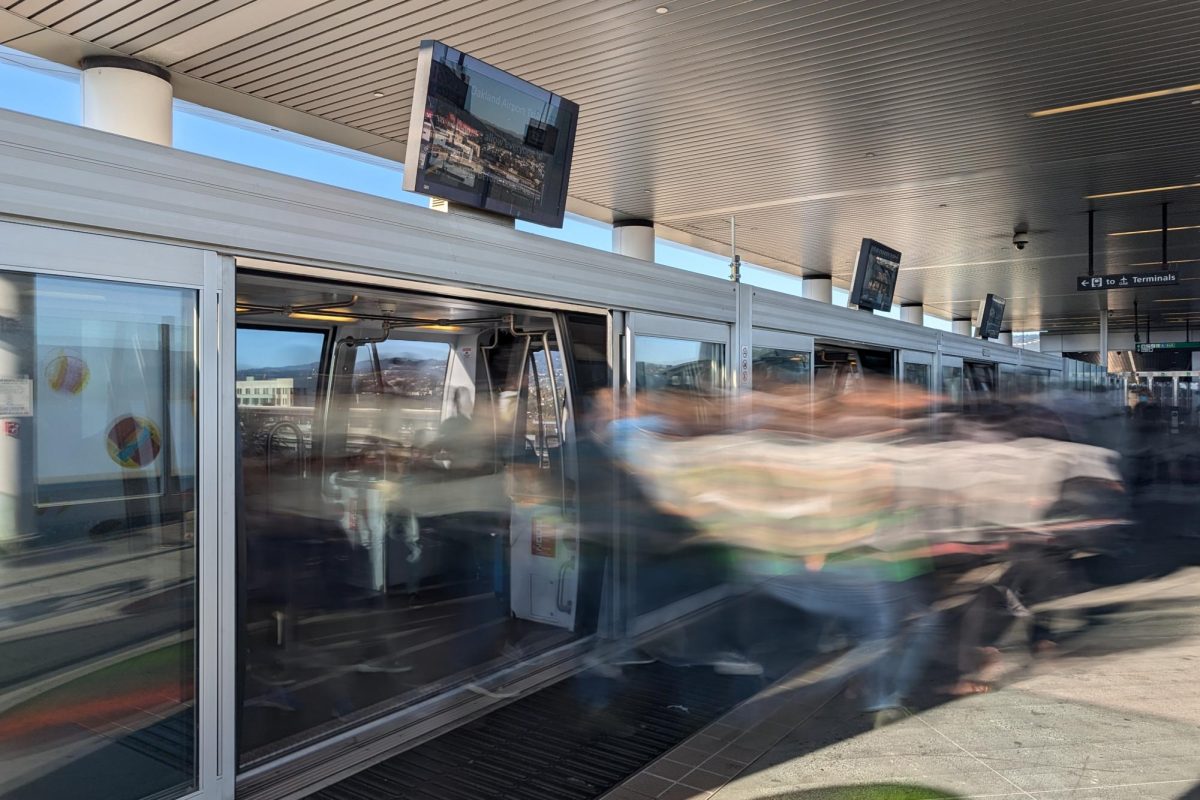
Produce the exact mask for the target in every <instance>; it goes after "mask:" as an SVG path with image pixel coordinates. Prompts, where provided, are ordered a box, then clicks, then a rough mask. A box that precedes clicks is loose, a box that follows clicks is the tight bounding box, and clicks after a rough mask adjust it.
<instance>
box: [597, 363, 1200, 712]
mask: <svg viewBox="0 0 1200 800" xmlns="http://www.w3.org/2000/svg"><path fill="white" fill-rule="evenodd" d="M936 400H937V399H936V398H934V397H932V396H930V395H928V394H927V393H924V392H921V391H919V390H917V389H915V388H913V387H911V386H897V385H896V384H894V383H891V382H880V383H878V384H875V385H864V386H863V387H860V388H859V390H857V391H855V392H852V393H844V394H840V395H836V396H828V397H817V396H810V395H809V394H808V392H807V391H799V390H796V389H791V388H783V389H780V390H778V391H759V392H751V393H745V394H742V395H740V396H738V397H737V398H736V399H733V400H732V401H731V400H730V399H729V398H727V397H715V396H714V397H705V396H700V395H697V394H695V393H689V392H681V391H680V392H671V391H667V392H661V393H656V394H655V393H643V394H639V396H638V398H637V401H636V403H634V404H632V405H631V406H630V407H629V408H628V412H627V413H626V414H624V415H619V416H618V417H617V418H615V419H614V418H604V419H593V424H592V426H591V432H592V435H593V436H594V437H595V439H596V443H597V450H598V451H600V452H608V453H610V454H611V456H612V458H613V459H614V460H615V462H616V464H617V465H619V466H618V470H619V472H620V473H621V474H622V476H623V480H624V481H625V491H624V492H622V494H621V497H622V498H623V502H622V509H621V512H622V515H623V519H622V528H623V530H625V532H626V535H627V536H631V537H633V538H635V539H637V540H638V541H637V542H636V543H635V544H634V546H635V547H636V549H637V550H638V552H639V554H640V555H641V556H642V557H640V558H639V561H638V563H639V565H640V566H639V569H642V570H643V572H645V573H646V574H641V575H639V576H637V577H636V578H634V579H633V580H634V582H635V583H636V587H635V589H634V591H635V592H636V593H638V594H640V595H642V603H641V604H642V605H643V606H644V607H654V606H656V605H661V604H663V603H665V602H666V601H667V600H669V599H670V598H669V597H665V596H662V594H663V593H664V592H668V591H669V588H668V587H670V586H671V585H672V582H673V581H674V582H677V581H678V578H679V576H678V575H676V574H673V573H677V572H679V571H684V570H690V571H693V572H695V571H696V570H697V569H700V570H702V571H707V574H708V576H709V577H708V580H709V581H710V582H712V583H716V582H718V581H722V580H723V581H724V582H725V583H726V584H731V585H734V586H737V587H738V588H739V590H740V591H741V592H745V593H753V594H757V595H761V596H764V597H769V598H771V599H772V600H773V601H776V602H778V603H782V604H784V605H785V606H787V607H789V608H791V609H795V610H797V611H799V612H801V613H802V615H803V617H802V618H803V619H805V620H807V621H808V623H809V624H807V625H806V628H807V629H806V630H796V629H778V628H769V629H766V630H761V629H760V630H757V631H754V633H756V634H758V638H757V641H759V644H758V645H755V646H754V647H757V648H758V649H760V650H761V639H762V636H763V635H765V636H766V637H767V638H768V639H770V638H781V639H799V638H801V637H814V638H815V639H816V645H817V649H818V650H823V651H825V652H831V651H838V652H842V653H844V661H843V662H842V663H844V664H845V665H847V666H846V669H847V670H850V671H851V672H853V677H852V684H853V686H854V692H855V693H856V696H857V697H858V698H859V699H860V701H861V704H862V709H863V711H864V712H867V713H870V714H872V715H874V717H875V720H874V721H875V723H876V724H886V723H887V722H888V721H890V720H891V719H894V718H896V717H897V716H899V715H903V714H904V713H905V708H906V706H907V705H908V704H910V703H911V702H913V700H914V698H915V697H917V696H918V695H921V694H922V693H931V692H932V693H936V694H941V695H943V696H960V695H964V694H971V693H978V692H986V691H990V690H991V689H992V688H993V686H994V685H995V682H996V680H997V679H998V678H999V676H1001V675H1002V674H1004V671H1005V669H1006V668H1008V667H1011V662H1013V661H1014V660H1016V661H1031V660H1035V659H1038V658H1042V657H1047V656H1050V655H1053V654H1055V653H1056V651H1058V650H1059V647H1060V645H1061V642H1060V638H1061V635H1062V633H1063V631H1064V630H1070V629H1071V627H1072V624H1073V623H1072V621H1071V620H1063V619H1061V618H1059V617H1056V615H1055V613H1054V612H1053V611H1052V610H1048V609H1051V608H1052V607H1053V606H1054V602H1053V601H1055V600H1060V599H1061V598H1064V597H1067V596H1070V595H1074V594H1079V593H1083V592H1086V591H1089V590H1091V589H1094V588H1095V587H1097V586H1100V585H1112V584H1114V583H1120V582H1128V581H1134V580H1138V579H1141V578H1145V577H1148V576H1149V575H1151V574H1162V573H1163V572H1165V571H1170V570H1172V569H1175V568H1178V567H1179V566H1181V565H1182V563H1185V562H1187V561H1188V559H1190V558H1191V555H1192V551H1193V548H1190V547H1186V546H1178V544H1177V543H1178V542H1179V541H1184V540H1186V539H1188V538H1189V537H1191V536H1192V535H1193V534H1194V533H1195V532H1194V531H1193V530H1192V528H1193V526H1192V525H1190V523H1189V522H1188V520H1190V519H1193V516H1192V515H1191V514H1190V513H1182V514H1181V513H1173V512H1171V511H1169V510H1168V511H1166V512H1165V513H1164V509H1171V508H1175V507H1176V506H1174V505H1173V504H1183V505H1186V504H1188V503H1190V502H1191V501H1190V499H1189V498H1190V497H1191V496H1192V495H1194V493H1195V488H1196V486H1195V483H1193V482H1192V479H1191V477H1190V471H1189V470H1188V469H1186V468H1183V467H1181V466H1180V464H1179V463H1177V462H1179V461H1180V460H1181V459H1182V458H1183V456H1180V455H1179V454H1181V453H1182V454H1191V453H1193V452H1195V447H1194V442H1193V440H1192V438H1191V436H1190V434H1189V431H1190V428H1188V427H1185V428H1183V429H1181V428H1180V427H1179V426H1174V427H1169V426H1166V425H1165V424H1162V423H1161V421H1160V420H1159V419H1158V418H1153V417H1149V416H1147V415H1139V414H1131V413H1130V412H1129V409H1128V408H1126V407H1125V406H1124V404H1120V403H1113V402H1111V399H1110V397H1109V396H1108V395H1106V394H1085V393H1077V392H1065V391H1050V392H1045V393H1042V394H1040V395H1037V396H1029V397H1024V398H1021V399H1019V400H1016V401H1010V402H1005V403H999V402H997V403H994V404H989V405H986V406H978V407H975V408H971V409H967V410H963V409H958V410H955V411H953V412H935V410H934V409H936V408H938V407H939V405H940V404H939V403H937V402H936ZM596 407H597V408H611V407H613V406H612V404H610V403H608V402H605V401H602V402H599V403H597V404H596ZM599 467H600V465H598V464H593V465H591V467H589V465H587V464H584V465H582V468H581V474H583V475H588V474H589V469H591V468H596V469H598V468H599ZM1176 490H1178V491H1176ZM1164 497H1165V498H1166V499H1165V500H1164ZM646 507H649V508H651V509H652V513H648V511H647V508H646ZM1190 510H1191V509H1190V507H1188V511H1190ZM664 519H670V520H673V523H672V524H671V525H667V526H664V524H663V520H664ZM696 553H704V554H705V555H704V563H703V565H701V566H697V562H696V560H695V555H694V554H696ZM647 571H648V572H647ZM656 595H658V596H656ZM754 627H755V620H753V619H749V620H742V621H741V622H740V624H739V625H738V626H737V628H738V630H729V631H717V632H716V637H715V639H714V637H713V636H706V637H704V641H703V643H700V642H695V643H693V644H691V645H690V646H689V644H688V643H686V642H685V643H682V644H681V643H680V642H678V641H677V642H674V643H673V644H672V646H671V648H669V649H668V650H663V651H660V652H658V653H655V655H657V656H659V657H671V658H675V659H679V660H680V661H681V662H683V663H688V664H697V663H705V664H711V665H712V666H713V667H715V668H717V669H718V670H719V671H727V672H732V673H737V674H756V673H758V672H761V669H762V666H761V664H759V663H758V662H757V660H756V658H755V653H754V652H749V651H748V649H753V648H746V647H745V646H744V644H745V643H746V642H747V641H749V640H751V639H754V638H755V637H754V636H751V635H748V634H747V629H748V628H749V629H753V628H754ZM760 627H761V628H768V623H766V622H765V621H764V622H763V624H762V626H760ZM710 633H711V632H710ZM643 649H644V650H647V651H652V650H653V647H644V648H643ZM664 654H665V655H664Z"/></svg>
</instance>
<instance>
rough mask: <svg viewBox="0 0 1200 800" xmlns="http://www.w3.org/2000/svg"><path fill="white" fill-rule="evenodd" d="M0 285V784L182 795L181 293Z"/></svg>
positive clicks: (187, 719) (50, 795)
mask: <svg viewBox="0 0 1200 800" xmlns="http://www.w3.org/2000/svg"><path fill="white" fill-rule="evenodd" d="M0 296H2V297H3V301H4V302H5V303H10V302H11V303H12V304H13V305H12V306H8V305H6V306H5V308H4V312H3V316H4V317H5V324H4V325H3V326H2V327H0V343H2V346H0V375H3V376H4V382H5V400H6V402H5V408H6V410H5V417H6V419H5V421H4V428H5V430H4V435H3V437H0V459H3V461H2V462H0V463H2V464H3V466H0V553H2V554H3V559H2V566H0V608H2V609H3V612H0V617H2V618H3V622H2V624H0V627H2V628H3V631H4V633H3V637H0V731H3V733H2V734H0V764H3V765H4V766H3V769H0V798H5V799H7V798H39V800H65V799H66V798H75V797H79V796H81V795H89V794H90V795H95V794H97V793H100V792H101V791H102V793H103V795H104V796H105V797H109V798H113V799H114V800H133V798H141V797H148V796H155V797H177V796H180V795H183V794H186V793H187V792H189V791H190V790H191V789H193V788H194V787H195V785H196V756H195V742H196V736H195V731H196V717H195V714H194V698H195V690H196V653H195V647H194V643H195V618H196V617H195V615H196V611H195V609H196V547H195V531H196V530H197V527H196V526H197V519H196V489H197V486H196V475H197V463H198V462H197V458H198V447H199V437H198V422H197V416H196V405H195V401H196V390H197V359H196V353H195V347H196V341H197V337H196V333H197V331H196V327H195V325H196V323H195V320H196V316H197V313H198V304H197V295H196V292H194V291H191V290H185V289H177V288H168V287H157V286H148V285H132V284H123V283H116V282H108V281H100V280H91V279H79V278H64V277H54V276H46V275H38V276H34V275H25V274H17V273H9V272H0ZM210 700H211V698H210ZM89 787H90V789H89Z"/></svg>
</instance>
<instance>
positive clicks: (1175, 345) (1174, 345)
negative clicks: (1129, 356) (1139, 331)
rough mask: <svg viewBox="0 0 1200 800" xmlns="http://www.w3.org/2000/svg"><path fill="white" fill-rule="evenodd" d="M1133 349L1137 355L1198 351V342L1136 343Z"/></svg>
mask: <svg viewBox="0 0 1200 800" xmlns="http://www.w3.org/2000/svg"><path fill="white" fill-rule="evenodd" d="M1134 349H1135V350H1137V352H1139V353H1156V352H1158V351H1160V350H1200V342H1138V343H1137V344H1136V345H1134Z"/></svg>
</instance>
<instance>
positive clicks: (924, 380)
mask: <svg viewBox="0 0 1200 800" xmlns="http://www.w3.org/2000/svg"><path fill="white" fill-rule="evenodd" d="M930 369H932V368H931V367H930V366H929V365H928V364H911V363H906V364H905V365H904V383H906V384H908V385H909V386H920V387H921V388H922V389H928V388H929V370H930Z"/></svg>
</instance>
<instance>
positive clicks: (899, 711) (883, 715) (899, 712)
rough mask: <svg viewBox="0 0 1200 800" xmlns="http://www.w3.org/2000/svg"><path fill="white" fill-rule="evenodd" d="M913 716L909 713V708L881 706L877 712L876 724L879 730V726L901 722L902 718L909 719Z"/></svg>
mask: <svg viewBox="0 0 1200 800" xmlns="http://www.w3.org/2000/svg"><path fill="white" fill-rule="evenodd" d="M911 716H912V714H910V713H908V710H907V709H905V708H901V707H900V706H893V707H892V708H881V709H879V710H878V711H876V712H875V721H874V726H875V728H876V730H878V729H879V728H882V727H885V726H887V725H891V724H892V723H894V722H899V721H900V720H902V719H907V718H909V717H911Z"/></svg>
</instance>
